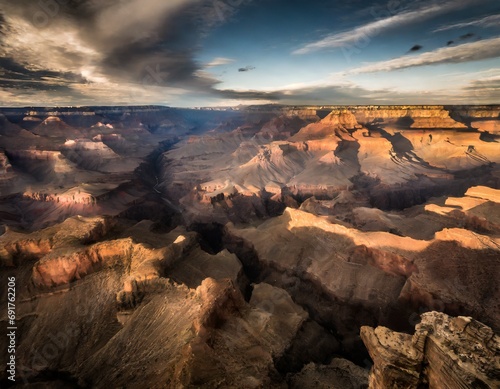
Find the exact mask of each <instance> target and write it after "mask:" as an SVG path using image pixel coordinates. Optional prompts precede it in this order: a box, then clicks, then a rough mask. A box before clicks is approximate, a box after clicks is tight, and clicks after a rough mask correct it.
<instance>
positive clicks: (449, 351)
mask: <svg viewBox="0 0 500 389" xmlns="http://www.w3.org/2000/svg"><path fill="white" fill-rule="evenodd" d="M361 338H362V339H363V342H364V343H365V345H366V347H367V348H368V351H369V353H370V356H371V358H372V359H373V361H374V365H373V367H372V369H371V372H370V388H371V389H378V388H380V389H382V388H383V389H386V388H409V389H411V388H415V389H417V388H421V387H426V388H430V389H433V388H498V387H499V386H500V374H499V373H500V359H499V350H500V337H499V336H498V335H496V334H495V333H494V332H493V330H492V329H491V328H489V327H488V326H485V325H484V324H482V323H480V322H478V321H476V320H474V319H472V318H470V317H463V316H459V317H456V318H454V317H450V316H448V315H445V314H443V313H438V312H429V313H425V314H423V315H422V320H421V322H420V323H419V324H417V326H416V329H415V333H414V334H413V336H412V335H407V334H401V333H397V332H394V331H391V330H390V329H388V328H385V327H377V328H375V329H373V328H371V327H362V328H361Z"/></svg>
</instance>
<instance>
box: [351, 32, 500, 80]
mask: <svg viewBox="0 0 500 389" xmlns="http://www.w3.org/2000/svg"><path fill="white" fill-rule="evenodd" d="M496 57H500V37H497V38H491V39H484V40H481V41H478V42H472V43H464V44H462V45H459V46H455V47H444V48H440V49H437V50H434V51H429V52H427V53H422V54H419V55H415V56H411V57H409V56H403V57H398V58H395V59H391V60H388V61H380V62H375V63H370V64H367V65H364V66H360V67H358V68H355V69H351V70H349V71H347V72H346V73H345V74H360V73H376V72H389V71H392V70H398V69H406V68H412V67H417V66H427V65H438V64H443V63H462V62H470V61H479V60H484V59H490V58H496Z"/></svg>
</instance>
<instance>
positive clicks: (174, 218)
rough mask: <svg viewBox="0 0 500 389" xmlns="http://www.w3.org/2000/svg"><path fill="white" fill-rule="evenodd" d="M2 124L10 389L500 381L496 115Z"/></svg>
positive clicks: (0, 177)
mask: <svg viewBox="0 0 500 389" xmlns="http://www.w3.org/2000/svg"><path fill="white" fill-rule="evenodd" d="M0 113H1V115H0V273H1V274H2V277H4V276H15V277H16V285H17V289H16V324H17V327H18V331H19V337H18V338H17V351H16V358H17V359H16V360H17V366H18V371H17V372H18V377H19V379H18V381H17V382H16V383H15V385H13V384H12V383H11V382H8V380H7V378H6V377H7V376H6V374H5V371H2V372H1V373H0V386H1V387H4V386H5V387H42V388H43V387H47V388H53V387H72V388H84V387H95V388H108V387H127V388H129V387H130V388H143V387H151V388H195V387H204V388H234V387H238V388H260V387H266V388H287V387H290V388H330V387H339V388H353V389H359V388H366V387H368V384H369V380H370V383H371V385H372V386H373V387H391V385H393V384H394V385H406V386H403V387H412V386H411V385H417V386H414V387H425V385H428V386H430V387H436V388H438V387H446V385H452V386H451V387H488V385H489V387H495V385H497V383H498V363H497V362H498V338H497V337H496V335H495V336H493V332H497V333H498V331H499V322H500V309H499V305H498V301H499V299H500V290H499V288H498V285H497V284H498V282H497V280H498V275H499V274H500V262H499V253H500V249H499V247H500V240H499V234H500V170H499V169H498V162H500V154H499V153H498V150H499V149H498V136H500V134H499V133H498V122H499V120H498V107H495V106H490V107H482V106H478V107H473V106H471V107H444V106H399V107H397V106H365V107H362V106H356V107H338V106H331V107H284V106H277V105H269V106H259V107H239V108H234V109H223V108H220V109H212V110H202V109H199V110H185V109H174V108H167V107H81V108H57V109H56V108H52V109H51V108H5V109H3V108H2V109H0ZM2 115H3V116H2ZM0 297H1V298H3V299H4V301H5V300H6V298H7V296H6V289H3V290H2V291H0ZM429 311H439V312H442V313H430V314H424V315H423V319H422V323H421V324H419V325H418V326H417V331H416V335H415V336H413V337H412V336H410V335H407V333H411V332H412V331H413V329H414V326H415V324H417V323H419V322H420V314H421V313H424V312H429ZM447 315H452V316H458V318H456V319H453V318H450V317H448V316H447ZM464 317H470V318H464ZM0 322H1V323H2V325H3V326H4V327H7V323H8V318H7V316H6V312H5V311H2V312H1V315H0ZM479 322H481V323H484V324H480V323H479ZM366 326H369V327H370V328H368V327H366ZM381 326H384V327H381ZM371 328H376V329H371ZM394 331H401V332H400V333H396V332H394ZM360 334H361V335H360ZM6 342H7V339H6V337H4V338H2V339H0V347H2V348H3V349H5V347H6V346H7V345H6ZM363 342H364V343H363ZM495 342H497V343H495ZM365 345H366V346H365ZM424 346H425V347H424ZM495 347H496V348H495ZM495 353H496V354H495ZM7 356H8V354H7V353H0V363H5V362H6V360H5V358H6V357H7ZM370 357H371V358H372V359H373V362H374V363H375V365H374V367H373V369H372V373H371V375H370V378H368V373H369V369H370V367H371V366H372V359H370ZM2 358H3V359H2ZM495 369H496V370H495ZM495 380H496V381H495ZM396 383H398V384H396ZM394 385H393V386H394ZM419 385H420V386H419ZM422 385H423V386H422ZM481 385H483V386H481ZM395 387H398V386H395Z"/></svg>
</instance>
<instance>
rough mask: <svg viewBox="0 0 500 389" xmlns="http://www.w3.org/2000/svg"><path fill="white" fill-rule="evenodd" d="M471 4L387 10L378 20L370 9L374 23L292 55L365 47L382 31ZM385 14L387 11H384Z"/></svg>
mask: <svg viewBox="0 0 500 389" xmlns="http://www.w3.org/2000/svg"><path fill="white" fill-rule="evenodd" d="M469 3H471V0H468V1H462V2H459V1H444V2H442V3H440V4H436V3H434V2H432V3H427V4H425V5H424V6H421V7H420V8H418V9H413V10H404V11H402V12H399V13H397V11H396V12H394V10H393V12H391V10H389V16H387V17H385V18H380V16H379V15H378V14H377V12H376V11H375V10H374V9H372V11H371V14H372V16H373V17H374V18H375V20H374V21H372V22H370V23H367V24H364V25H362V26H359V27H356V28H354V29H351V30H348V31H344V32H340V33H335V34H330V35H328V36H326V37H324V38H323V39H320V40H318V41H316V42H312V43H308V44H306V45H305V46H303V47H301V48H299V49H297V50H295V51H293V52H292V53H293V54H307V53H310V52H313V51H318V50H324V49H332V48H340V47H346V46H349V45H355V46H358V45H362V46H365V45H366V44H367V42H369V41H370V40H371V39H372V38H373V37H375V36H376V35H378V34H379V33H380V32H382V31H383V30H388V29H391V28H395V27H400V26H405V25H408V24H410V23H416V22H420V21H423V20H426V19H430V18H432V17H434V16H436V15H439V14H442V13H446V12H450V11H453V10H456V9H460V8H463V7H465V6H467V5H468V4H469ZM386 12H387V11H386Z"/></svg>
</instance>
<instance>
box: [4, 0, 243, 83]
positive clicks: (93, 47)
mask: <svg viewBox="0 0 500 389" xmlns="http://www.w3.org/2000/svg"><path fill="white" fill-rule="evenodd" d="M249 2H250V1H249V0H241V1H237V2H234V1H231V2H227V3H226V2H223V1H208V0H169V1H163V2H162V1H157V0H111V1H106V2H104V1H97V0H19V1H16V2H8V3H6V4H3V5H1V6H0V15H1V12H2V9H4V10H5V13H6V14H7V15H9V20H11V21H12V20H14V22H12V23H11V24H12V25H11V26H7V29H6V32H5V33H4V34H3V35H0V54H3V53H7V54H4V56H6V57H7V58H6V61H4V62H5V63H7V62H8V65H9V66H10V67H11V68H12V69H10V70H8V71H9V77H8V78H9V79H10V80H15V79H16V78H17V79H19V80H20V81H21V80H27V79H30V78H31V80H32V81H34V82H33V84H32V85H31V86H32V87H34V88H36V87H37V86H39V87H40V89H44V86H43V82H44V81H45V80H46V78H45V77H57V78H59V79H67V78H68V75H67V74H65V75H64V76H63V77H61V75H60V74H57V73H58V72H57V69H54V67H57V64H55V65H54V63H52V64H51V66H49V65H48V64H47V63H44V62H43V59H40V61H39V62H38V63H36V64H35V63H33V58H31V57H29V56H28V55H27V54H26V52H24V51H23V50H20V49H19V48H18V47H15V45H16V44H17V42H18V41H19V39H18V37H19V36H22V35H23V33H24V32H23V31H21V24H20V23H16V21H19V20H21V21H24V22H27V23H28V24H26V23H25V24H24V25H25V26H29V28H32V29H35V31H36V30H38V31H40V32H41V33H43V32H44V31H53V32H54V36H56V35H57V34H59V33H60V34H61V42H60V45H59V46H58V47H54V45H52V47H50V50H51V51H57V53H55V54H57V55H54V56H53V57H52V59H51V61H52V62H54V61H56V59H54V58H61V62H64V66H62V65H61V70H62V69H64V70H66V71H68V70H69V72H72V71H73V68H74V71H75V73H77V72H78V71H80V70H81V69H87V68H91V70H92V72H94V73H95V74H97V75H98V76H99V77H101V78H102V77H106V79H108V80H110V81H111V82H113V83H133V84H137V85H139V86H162V87H173V88H182V89H185V90H191V91H196V90H202V91H208V92H210V91H212V90H213V88H214V87H215V86H216V85H217V84H218V83H219V81H218V80H216V79H214V78H213V77H212V76H210V75H208V74H207V73H205V72H203V71H202V70H203V65H202V64H199V63H198V62H197V61H196V60H195V55H196V54H197V52H198V50H199V48H200V41H201V39H202V38H203V36H204V35H205V34H206V33H207V32H208V31H209V30H210V29H211V28H213V27H214V26H216V25H217V24H220V23H223V22H224V21H227V19H228V18H230V17H232V16H233V15H234V14H235V13H236V12H237V11H238V7H239V6H242V5H244V4H247V3H249ZM4 24H5V22H2V18H1V17H0V26H2V25H4ZM25 28H27V27H25ZM1 31H2V30H1V27H0V32H1ZM15 33H16V34H17V36H14V34H15ZM67 33H74V35H75V36H76V37H77V38H78V42H77V44H76V49H72V50H66V49H65V46H66V42H65V41H64V39H66V38H65V36H66V34H67ZM16 39H17V40H16ZM73 41H74V39H73ZM42 44H43V43H42ZM82 46H84V48H85V50H83V49H81V47H82ZM65 50H66V51H65ZM9 56H15V57H16V58H9ZM90 57H92V58H90ZM14 64H16V66H17V68H16V69H14V67H15V66H14ZM44 66H45V67H46V68H47V69H46V71H47V72H48V75H47V74H45V73H44V71H45V69H43V67H44ZM32 67H37V68H42V69H41V70H37V71H32V72H29V71H28V68H32ZM249 70H250V69H249ZM51 72H52V73H51ZM69 78H71V77H69ZM77 81H78V80H76V79H75V80H71V82H77ZM80 81H84V80H80Z"/></svg>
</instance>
